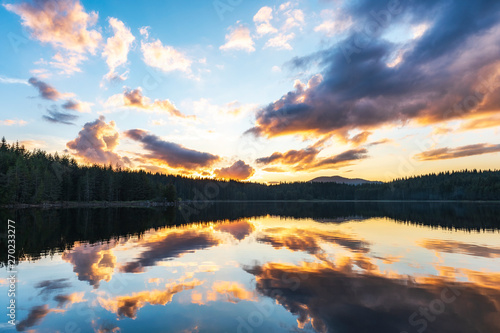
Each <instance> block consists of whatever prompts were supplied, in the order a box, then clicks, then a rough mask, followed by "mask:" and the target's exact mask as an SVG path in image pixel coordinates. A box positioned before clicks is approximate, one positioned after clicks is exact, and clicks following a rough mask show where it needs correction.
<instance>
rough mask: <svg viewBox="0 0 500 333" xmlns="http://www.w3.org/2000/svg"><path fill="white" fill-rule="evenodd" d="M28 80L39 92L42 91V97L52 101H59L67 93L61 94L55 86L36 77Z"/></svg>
mask: <svg viewBox="0 0 500 333" xmlns="http://www.w3.org/2000/svg"><path fill="white" fill-rule="evenodd" d="M28 82H29V84H31V85H32V86H33V87H35V88H37V89H38V92H39V93H40V97H42V98H44V99H48V100H51V101H57V100H58V99H61V98H63V97H64V96H65V94H61V93H60V92H59V91H57V89H56V88H54V87H53V86H51V85H49V84H47V83H45V82H43V81H40V80H38V79H37V78H35V77H32V78H30V79H29V80H28Z"/></svg>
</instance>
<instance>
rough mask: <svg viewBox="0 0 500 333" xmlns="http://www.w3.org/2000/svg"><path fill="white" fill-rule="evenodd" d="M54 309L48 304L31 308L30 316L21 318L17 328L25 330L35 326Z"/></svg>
mask: <svg viewBox="0 0 500 333" xmlns="http://www.w3.org/2000/svg"><path fill="white" fill-rule="evenodd" d="M52 311H53V310H51V309H49V306H48V305H47V304H44V305H38V306H34V307H32V308H31V309H30V312H29V313H28V317H26V318H25V319H23V320H21V321H20V322H19V323H18V324H17V325H16V329H17V330H18V331H21V332H22V331H25V330H26V329H27V328H29V327H33V326H35V325H38V324H39V323H40V322H41V321H42V320H43V318H45V316H47V315H48V314H49V313H51V312H52Z"/></svg>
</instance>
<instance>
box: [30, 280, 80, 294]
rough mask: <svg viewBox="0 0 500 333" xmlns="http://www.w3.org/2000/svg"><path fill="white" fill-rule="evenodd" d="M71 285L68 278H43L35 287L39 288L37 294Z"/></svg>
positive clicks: (47, 292)
mask: <svg viewBox="0 0 500 333" xmlns="http://www.w3.org/2000/svg"><path fill="white" fill-rule="evenodd" d="M69 287H71V283H69V282H68V279H66V278H62V279H56V280H44V281H40V282H38V283H37V284H36V285H35V288H36V289H40V292H39V295H44V294H50V293H52V292H54V291H59V289H66V288H69Z"/></svg>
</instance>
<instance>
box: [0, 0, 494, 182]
mask: <svg viewBox="0 0 500 333" xmlns="http://www.w3.org/2000/svg"><path fill="white" fill-rule="evenodd" d="M2 5H3V6H2V7H1V8H0V19H1V21H2V25H1V26H0V35H1V36H4V38H1V39H0V47H1V49H2V50H3V52H2V58H3V59H2V61H1V62H0V86H1V87H2V89H1V90H0V98H2V102H3V103H2V108H1V110H0V129H1V134H2V135H4V136H5V137H6V138H7V140H8V141H10V142H12V141H15V140H19V141H21V142H22V143H23V144H25V145H26V146H27V147H28V148H40V149H45V150H47V151H50V152H55V151H58V152H60V153H61V152H64V153H68V154H71V155H72V156H74V157H75V158H76V159H77V160H78V161H80V162H82V163H101V164H102V163H106V164H108V163H112V164H117V163H118V164H120V165H122V166H124V167H130V168H143V169H146V170H151V171H160V172H166V173H179V174H186V175H195V176H197V175H201V176H208V177H221V178H237V179H244V180H246V179H249V180H253V181H267V182H269V181H289V180H307V179H310V178H313V177H315V176H323V175H336V174H340V175H343V176H346V177H363V178H368V179H380V180H389V179H392V178H396V177H404V176H409V175H414V174H423V173H427V172H436V171H445V170H450V169H463V168H486V169H488V168H495V167H497V165H498V162H500V157H499V153H498V152H499V151H500V146H499V145H498V138H499V134H500V133H499V129H498V126H497V124H499V123H500V121H499V117H498V104H500V103H498V101H497V99H495V98H494V96H495V92H496V91H497V89H498V87H499V86H500V84H499V83H498V68H499V67H498V64H497V63H498V48H497V47H495V46H494V45H495V43H496V41H497V40H496V39H499V38H498V37H497V36H498V34H496V33H495V32H496V30H497V29H498V24H497V23H498V22H499V16H498V12H499V9H498V6H497V5H496V4H495V2H492V1H479V2H478V3H476V4H468V5H464V4H457V3H453V2H449V1H438V2H425V1H424V2H421V3H413V2H411V1H410V2H408V1H402V0H401V1H397V0H392V1H372V2H369V1H368V2H367V1H356V2H345V3H344V2H342V1H313V0H311V1H305V0H302V1H290V2H286V1H244V0H242V1H222V0H221V1H213V2H212V1H190V2H174V1H161V2H160V1H151V2H148V3H146V4H140V5H138V4H137V3H136V2H129V1H119V2H118V1H106V2H102V1H82V2H78V1H73V0H58V1H55V0H38V1H34V2H24V1H4V2H2ZM446 13H454V14H455V17H456V20H455V21H456V22H455V21H454V19H453V18H448V16H449V15H448V16H447V15H446ZM431 14H432V15H431ZM462 15H469V17H471V18H472V21H473V22H476V23H475V24H465V25H461V26H460V25H459V24H458V19H459V18H460V17H461V16H462ZM443 26H446V27H447V30H446V29H445V30H443ZM443 31H447V33H449V35H447V36H446V35H445V33H443ZM440 40H442V41H443V42H440ZM492 45H493V46H492ZM497 45H498V44H497ZM444 46H446V49H443V50H442V48H444ZM479 49H482V50H483V51H482V52H481V53H480V52H479V51H478V50H479ZM457 50H460V52H457ZM443 61H444V62H443ZM446 61H447V62H446ZM484 82H486V83H484ZM68 102H70V103H68ZM457 105H458V107H457ZM464 105H465V106H464ZM467 105H469V106H467ZM450 109H452V110H455V111H452V112H450V111H449V110H450ZM457 110H462V111H457Z"/></svg>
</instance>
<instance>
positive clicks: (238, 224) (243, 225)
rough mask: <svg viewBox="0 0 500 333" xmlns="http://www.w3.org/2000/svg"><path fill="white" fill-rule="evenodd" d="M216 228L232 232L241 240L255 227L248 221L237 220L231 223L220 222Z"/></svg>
mask: <svg viewBox="0 0 500 333" xmlns="http://www.w3.org/2000/svg"><path fill="white" fill-rule="evenodd" d="M214 230H218V231H223V232H227V233H229V234H231V235H232V236H233V237H234V238H235V239H237V240H239V241H241V240H243V239H245V238H246V237H247V236H248V235H250V234H251V233H252V232H253V231H254V230H255V227H254V225H253V224H252V223H250V222H248V221H235V222H229V223H218V224H217V225H215V226H214Z"/></svg>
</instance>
